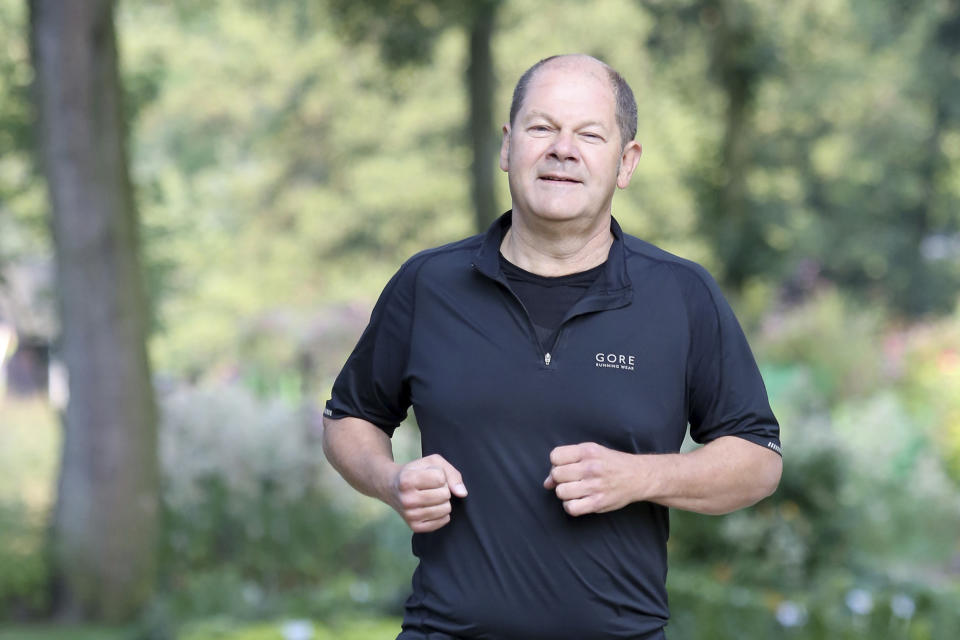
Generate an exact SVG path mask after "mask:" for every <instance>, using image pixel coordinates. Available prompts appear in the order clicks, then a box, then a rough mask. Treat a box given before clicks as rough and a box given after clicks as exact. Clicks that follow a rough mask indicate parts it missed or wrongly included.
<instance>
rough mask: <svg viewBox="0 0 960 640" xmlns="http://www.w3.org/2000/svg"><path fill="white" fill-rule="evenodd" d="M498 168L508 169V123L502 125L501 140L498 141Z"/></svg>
mask: <svg viewBox="0 0 960 640" xmlns="http://www.w3.org/2000/svg"><path fill="white" fill-rule="evenodd" d="M500 169H502V170H503V171H509V170H510V125H509V124H505V125H503V142H501V143H500Z"/></svg>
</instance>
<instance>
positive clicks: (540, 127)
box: [527, 124, 550, 133]
mask: <svg viewBox="0 0 960 640" xmlns="http://www.w3.org/2000/svg"><path fill="white" fill-rule="evenodd" d="M527 131H530V132H531V133H549V132H550V127H548V126H547V125H545V124H535V125H533V126H532V127H530V128H529V129H527Z"/></svg>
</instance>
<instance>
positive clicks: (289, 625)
mask: <svg viewBox="0 0 960 640" xmlns="http://www.w3.org/2000/svg"><path fill="white" fill-rule="evenodd" d="M280 632H281V633H282V634H283V640H311V639H312V638H313V624H312V623H311V622H310V621H309V620H287V621H286V622H284V623H283V627H282V628H281V630H280Z"/></svg>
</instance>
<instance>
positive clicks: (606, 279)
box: [473, 211, 633, 317]
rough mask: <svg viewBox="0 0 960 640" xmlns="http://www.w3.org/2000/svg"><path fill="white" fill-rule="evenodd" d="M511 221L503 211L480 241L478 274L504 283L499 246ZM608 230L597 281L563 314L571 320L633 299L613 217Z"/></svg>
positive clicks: (620, 235) (509, 214) (476, 261)
mask: <svg viewBox="0 0 960 640" xmlns="http://www.w3.org/2000/svg"><path fill="white" fill-rule="evenodd" d="M512 220H513V212H512V211H507V212H506V213H504V214H503V215H502V216H500V217H499V218H498V219H497V220H495V221H494V223H493V224H492V225H490V228H489V229H487V232H486V233H485V234H484V237H483V242H482V243H481V244H480V248H479V249H478V250H477V252H476V254H475V255H474V261H473V265H474V267H475V268H476V269H477V270H478V271H479V272H480V273H482V274H484V275H485V276H487V277H488V278H490V279H492V280H496V281H497V282H501V283H504V284H506V279H505V278H504V276H503V274H502V273H501V272H500V244H501V243H502V242H503V236H504V235H505V234H506V233H507V229H509V228H510V225H511V223H512ZM610 231H611V233H613V243H612V244H611V245H610V252H609V253H608V254H607V261H606V262H605V263H604V268H603V270H602V271H601V272H600V275H599V276H598V277H597V281H596V282H594V283H593V286H591V287H590V289H589V290H588V291H587V293H586V294H585V295H584V296H583V298H581V299H580V300H579V302H577V304H575V305H574V307H573V308H572V309H571V310H570V312H569V313H568V314H567V317H572V316H574V315H578V314H581V313H588V312H591V311H605V310H608V309H617V308H619V307H623V306H626V305H628V304H630V301H631V300H632V299H633V285H632V283H631V282H630V276H629V275H628V274H627V259H626V250H625V248H624V246H623V231H622V230H621V229H620V225H619V224H618V223H617V221H616V220H615V219H614V218H612V217H611V218H610Z"/></svg>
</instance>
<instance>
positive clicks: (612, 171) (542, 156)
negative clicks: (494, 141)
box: [500, 60, 641, 221]
mask: <svg viewBox="0 0 960 640" xmlns="http://www.w3.org/2000/svg"><path fill="white" fill-rule="evenodd" d="M615 110H616V101H615V98H614V95H613V88H612V87H611V86H610V81H609V79H608V76H607V72H606V70H605V69H604V68H603V67H601V66H600V65H599V64H597V63H596V62H593V61H589V60H572V61H570V60H563V61H559V62H554V63H548V64H547V65H545V66H544V67H541V68H540V69H539V70H538V71H537V72H536V73H535V74H534V77H533V79H532V80H531V82H530V84H529V86H528V87H527V94H526V96H525V98H524V100H523V104H522V105H521V106H520V110H519V111H518V112H517V116H516V118H515V120H514V122H513V124H512V126H511V125H504V127H503V134H504V136H503V145H502V146H501V148H500V168H501V169H503V170H504V171H507V172H508V174H509V181H510V195H511V198H512V200H513V209H514V212H515V213H516V214H519V215H524V216H528V217H533V218H541V219H544V220H554V221H564V220H573V219H578V218H579V219H584V220H594V219H596V218H597V216H600V215H603V214H606V213H609V211H610V203H611V201H612V199H613V192H614V189H615V187H617V186H619V187H620V188H621V189H622V188H625V187H626V186H627V185H628V184H629V183H630V177H631V176H632V175H633V170H634V169H635V168H636V166H637V162H638V161H639V159H640V152H641V149H640V145H639V144H638V143H637V142H635V141H633V140H631V141H630V142H629V143H628V144H627V145H626V147H624V146H623V145H622V143H621V140H620V131H619V129H618V127H617V119H616V111H615Z"/></svg>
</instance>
